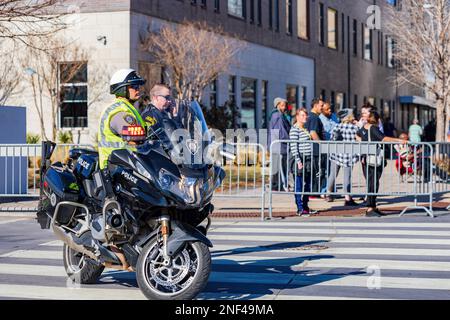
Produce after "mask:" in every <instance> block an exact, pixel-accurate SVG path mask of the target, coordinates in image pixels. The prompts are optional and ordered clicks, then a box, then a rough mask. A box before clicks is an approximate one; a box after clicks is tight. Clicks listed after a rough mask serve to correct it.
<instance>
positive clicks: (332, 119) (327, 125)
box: [319, 102, 339, 198]
mask: <svg viewBox="0 0 450 320" xmlns="http://www.w3.org/2000/svg"><path fill="white" fill-rule="evenodd" d="M319 118H320V121H322V124H323V131H324V132H323V140H325V141H330V140H331V133H332V132H333V129H334V128H335V127H336V125H337V124H338V123H339V120H338V119H337V117H336V116H335V115H334V113H333V112H332V110H331V105H330V103H329V102H325V103H324V105H323V108H322V113H321V114H320V116H319ZM321 161H322V162H321V167H322V168H323V170H326V171H327V170H329V168H330V162H329V160H328V157H327V155H325V154H323V155H321ZM325 176H328V172H325ZM320 190H321V193H322V195H321V196H320V197H321V198H325V196H324V194H325V193H326V191H327V180H326V179H323V180H322V181H321V189H320Z"/></svg>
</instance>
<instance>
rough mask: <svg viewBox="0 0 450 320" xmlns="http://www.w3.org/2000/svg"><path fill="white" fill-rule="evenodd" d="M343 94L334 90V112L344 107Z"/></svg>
mask: <svg viewBox="0 0 450 320" xmlns="http://www.w3.org/2000/svg"><path fill="white" fill-rule="evenodd" d="M344 106H345V94H344V93H342V92H336V104H335V107H334V112H339V111H340V110H342V109H344V108H345V107H344Z"/></svg>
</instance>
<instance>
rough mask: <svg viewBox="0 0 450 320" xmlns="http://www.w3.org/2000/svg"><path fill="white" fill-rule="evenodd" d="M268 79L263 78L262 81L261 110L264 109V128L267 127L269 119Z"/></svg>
mask: <svg viewBox="0 0 450 320" xmlns="http://www.w3.org/2000/svg"><path fill="white" fill-rule="evenodd" d="M268 84H269V83H268V81H266V80H263V81H261V98H262V101H261V110H262V116H263V124H262V127H263V128H267V120H268V112H267V111H268V110H269V108H268V106H269V104H268V97H267V89H268Z"/></svg>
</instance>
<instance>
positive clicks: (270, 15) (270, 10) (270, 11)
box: [269, 0, 273, 29]
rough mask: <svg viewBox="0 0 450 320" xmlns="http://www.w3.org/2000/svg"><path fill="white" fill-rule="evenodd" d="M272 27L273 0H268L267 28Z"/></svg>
mask: <svg viewBox="0 0 450 320" xmlns="http://www.w3.org/2000/svg"><path fill="white" fill-rule="evenodd" d="M272 28H273V0H269V29H272Z"/></svg>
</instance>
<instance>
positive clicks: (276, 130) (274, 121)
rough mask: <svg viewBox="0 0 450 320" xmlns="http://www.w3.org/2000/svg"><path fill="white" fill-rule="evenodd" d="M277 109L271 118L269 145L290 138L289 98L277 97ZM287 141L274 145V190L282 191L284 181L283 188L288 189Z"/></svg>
mask: <svg viewBox="0 0 450 320" xmlns="http://www.w3.org/2000/svg"><path fill="white" fill-rule="evenodd" d="M273 104H274V107H275V110H274V112H273V113H272V116H271V118H270V127H269V129H270V131H269V141H268V146H269V148H270V144H271V143H272V141H275V140H289V131H290V130H291V124H290V123H289V121H288V119H287V118H286V111H287V100H286V99H283V98H275V100H274V102H273ZM287 153H288V146H287V143H280V144H275V145H274V147H273V158H272V161H273V164H272V172H271V174H272V186H271V187H272V190H275V191H280V190H281V185H280V184H279V182H280V181H281V182H282V185H283V188H284V189H286V190H287V187H288V186H287V182H288V175H287Z"/></svg>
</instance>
